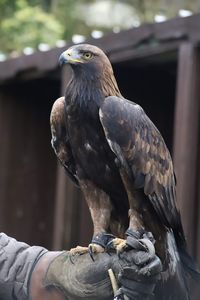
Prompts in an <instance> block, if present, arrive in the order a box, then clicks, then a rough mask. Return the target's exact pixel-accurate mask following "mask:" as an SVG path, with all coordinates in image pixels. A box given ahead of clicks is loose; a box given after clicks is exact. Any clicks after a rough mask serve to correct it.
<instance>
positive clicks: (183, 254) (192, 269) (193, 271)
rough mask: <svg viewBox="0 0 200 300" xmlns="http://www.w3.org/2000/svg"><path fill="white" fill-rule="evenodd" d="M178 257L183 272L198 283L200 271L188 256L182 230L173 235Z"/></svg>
mask: <svg viewBox="0 0 200 300" xmlns="http://www.w3.org/2000/svg"><path fill="white" fill-rule="evenodd" d="M174 236H175V240H176V244H177V248H178V252H179V256H180V260H181V263H182V265H183V268H184V270H185V271H186V272H187V273H188V274H190V276H191V277H192V278H193V279H194V280H197V281H200V270H199V267H198V265H197V263H196V261H195V260H194V259H193V258H192V257H191V256H190V255H189V253H188V251H187V243H186V240H185V236H184V233H183V230H180V231H179V232H176V233H174Z"/></svg>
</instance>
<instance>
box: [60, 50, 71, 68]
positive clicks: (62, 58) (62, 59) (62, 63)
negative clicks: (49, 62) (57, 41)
mask: <svg viewBox="0 0 200 300" xmlns="http://www.w3.org/2000/svg"><path fill="white" fill-rule="evenodd" d="M68 62H69V61H68V59H67V57H66V55H65V52H63V53H62V54H61V55H60V57H59V65H60V66H63V65H64V64H66V63H68Z"/></svg>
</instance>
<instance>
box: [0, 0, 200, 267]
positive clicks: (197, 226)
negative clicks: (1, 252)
mask: <svg viewBox="0 0 200 300" xmlns="http://www.w3.org/2000/svg"><path fill="white" fill-rule="evenodd" d="M199 12H200V0H190V1H186V0H185V1H184V0H135V1H134V0H132V1H131V0H129V1H128V0H127V1H125V0H121V1H120V0H119V1H109V0H104V1H103V0H96V1H92V0H91V1H89V0H88V1H86V0H82V1H81V0H77V1H73V0H51V1H50V0H43V1H37V0H29V1H28V0H16V1H14V0H13V1H12V0H0V230H1V231H4V232H5V233H7V234H9V235H11V236H13V237H15V238H17V239H19V240H23V241H25V242H27V243H29V244H31V245H33V244H38V245H42V246H45V247H48V248H49V249H57V250H58V249H63V248H64V249H69V248H70V247H72V246H76V245H77V244H80V245H87V244H88V242H89V241H90V239H91V235H92V224H91V220H90V215H89V212H88V208H87V206H86V204H85V201H84V200H83V199H82V196H81V194H80V191H79V190H78V189H76V188H75V187H74V186H73V185H72V184H71V182H70V180H69V179H68V178H67V176H66V174H65V173H64V171H63V169H62V168H61V167H60V166H59V164H58V163H57V159H56V156H55V155H54V153H53V150H52V148H51V136H50V127H49V115H50V111H51V107H52V105H53V102H54V101H55V100H56V99H57V98H58V97H59V96H60V95H63V94H64V90H65V87H66V83H67V81H68V80H69V78H70V70H69V69H68V68H67V67H66V68H64V69H62V70H61V69H60V68H59V67H58V57H59V55H60V53H61V52H62V51H64V50H65V49H66V48H67V47H69V46H70V45H72V44H73V43H80V42H84V41H86V42H88V43H91V44H95V45H97V46H99V47H101V48H102V49H103V50H104V51H105V52H106V53H107V55H108V56H109V58H110V60H111V62H112V65H113V68H114V72H115V75H116V78H117V81H118V83H119V87H120V89H121V91H122V93H123V95H124V96H125V97H127V98H129V99H130V100H133V101H135V102H138V103H139V104H140V105H142V106H143V108H144V109H145V111H146V112H147V114H148V115H149V116H150V118H151V119H152V120H153V121H154V123H155V124H156V125H157V127H158V128H159V130H160V131H161V133H162V135H163V136H164V138H165V140H166V143H167V146H168V147H169V149H170V151H171V153H172V155H173V160H174V165H175V172H176V175H177V197H178V203H179V206H180V209H181V214H182V219H183V224H184V228H185V232H186V236H187V239H188V244H189V249H190V252H191V253H192V255H194V256H195V257H196V258H197V259H198V261H199V263H200V188H199V187H200V179H199V178H200V177H199V169H200V168H199V167H200V135H199V124H200V113H199V102H200V90H199V87H200V82H199V80H200V68H199V66H200V51H199V44H200V14H199Z"/></svg>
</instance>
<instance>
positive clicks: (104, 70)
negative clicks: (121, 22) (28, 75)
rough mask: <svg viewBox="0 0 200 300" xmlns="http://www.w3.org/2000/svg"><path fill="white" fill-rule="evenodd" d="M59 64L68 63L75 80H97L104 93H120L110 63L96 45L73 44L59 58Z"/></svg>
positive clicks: (106, 94)
mask: <svg viewBox="0 0 200 300" xmlns="http://www.w3.org/2000/svg"><path fill="white" fill-rule="evenodd" d="M59 63H60V65H63V64H70V66H71V67H72V69H73V71H74V73H75V78H76V80H81V81H84V82H85V81H87V83H89V82H92V83H94V82H95V81H96V82H99V83H100V84H99V85H100V86H101V88H102V89H103V92H104V95H105V96H109V95H113V94H114V95H115V94H116V95H120V92H119V89H118V86H117V83H116V80H115V77H114V74H113V69H112V66H111V63H110V61H109V59H108V57H107V56H106V54H105V53H104V52H103V51H102V50H101V49H100V48H98V47H96V46H93V45H89V44H79V45H74V46H72V47H70V48H69V49H67V50H66V51H64V52H63V53H62V54H61V55H60V58H59Z"/></svg>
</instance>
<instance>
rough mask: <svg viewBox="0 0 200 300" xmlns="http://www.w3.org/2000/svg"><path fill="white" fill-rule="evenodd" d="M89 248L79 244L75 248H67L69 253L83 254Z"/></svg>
mask: <svg viewBox="0 0 200 300" xmlns="http://www.w3.org/2000/svg"><path fill="white" fill-rule="evenodd" d="M88 251H89V249H88V247H81V246H77V247H76V248H71V249H70V250H69V252H70V254H71V255H76V254H80V255H81V254H84V253H88Z"/></svg>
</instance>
